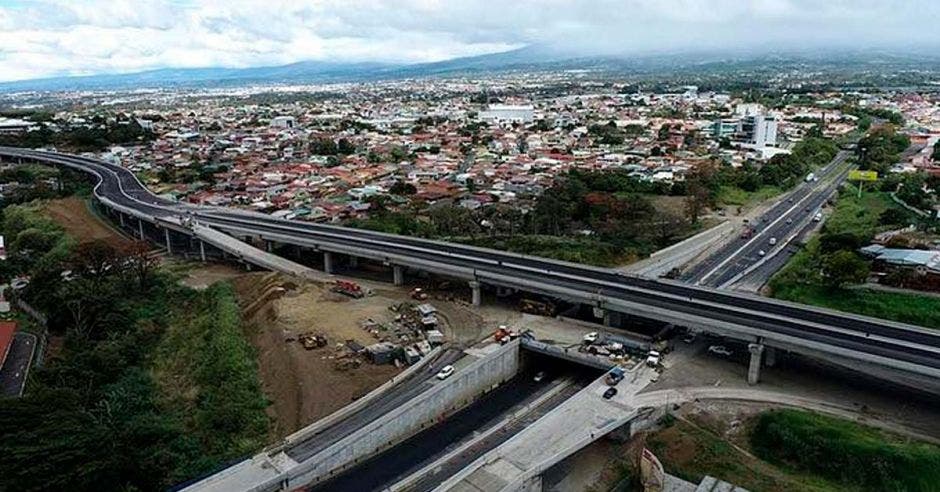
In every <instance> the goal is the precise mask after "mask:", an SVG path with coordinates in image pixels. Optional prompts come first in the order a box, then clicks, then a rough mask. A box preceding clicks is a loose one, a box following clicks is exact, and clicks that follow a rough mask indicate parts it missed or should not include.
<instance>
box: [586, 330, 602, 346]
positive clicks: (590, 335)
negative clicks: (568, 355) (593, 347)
mask: <svg viewBox="0 0 940 492" xmlns="http://www.w3.org/2000/svg"><path fill="white" fill-rule="evenodd" d="M599 337H600V335H598V334H597V332H596V331H592V332H591V333H588V334H587V335H584V343H586V344H588V345H590V344H592V343H594V342H596V341H597V339H598V338H599Z"/></svg>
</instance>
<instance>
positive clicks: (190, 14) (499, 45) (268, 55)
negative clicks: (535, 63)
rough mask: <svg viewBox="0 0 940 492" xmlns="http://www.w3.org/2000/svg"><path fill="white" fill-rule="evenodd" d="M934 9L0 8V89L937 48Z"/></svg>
mask: <svg viewBox="0 0 940 492" xmlns="http://www.w3.org/2000/svg"><path fill="white" fill-rule="evenodd" d="M938 21H940V0H262V1H258V0H0V81H11V80H25V79H33V78H41V77H49V76H60V75H87V74H100V73H126V72H136V71H142V70H149V69H156V68H167V67H172V68H184V67H251V66H272V65H282V64H287V63H293V62H297V61H307V60H326V61H334V62H335V61H349V62H362V61H369V62H388V63H420V62H431V61H440V60H445V59H450V58H455V57H461V56H472V55H480V54H486V53H494V52H500V51H507V50H511V49H515V48H520V47H523V46H527V45H550V46H556V47H561V48H564V49H566V50H570V51H573V52H577V53H582V54H614V53H616V54H627V55H629V54H638V53H650V52H654V53H655V52H676V51H683V50H701V49H718V50H720V49H742V48H743V49H768V50H770V49H787V48H794V47H796V48H816V47H833V46H837V47H846V46H850V47H852V46H854V47H858V46H863V47H882V46H885V47H897V46H924V45H936V44H938V41H940V29H938V28H937V26H938V25H940V22H938Z"/></svg>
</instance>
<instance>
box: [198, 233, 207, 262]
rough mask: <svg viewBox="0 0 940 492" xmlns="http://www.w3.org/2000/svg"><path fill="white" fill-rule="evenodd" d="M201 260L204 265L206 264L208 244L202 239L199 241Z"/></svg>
mask: <svg viewBox="0 0 940 492" xmlns="http://www.w3.org/2000/svg"><path fill="white" fill-rule="evenodd" d="M199 258H200V259H201V260H202V262H203V263H205V262H206V243H204V242H203V241H202V239H200V240H199Z"/></svg>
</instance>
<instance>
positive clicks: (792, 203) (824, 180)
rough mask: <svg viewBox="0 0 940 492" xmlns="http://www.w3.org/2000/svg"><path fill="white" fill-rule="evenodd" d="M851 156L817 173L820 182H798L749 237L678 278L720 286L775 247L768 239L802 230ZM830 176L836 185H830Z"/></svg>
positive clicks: (758, 221) (838, 156)
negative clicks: (806, 219)
mask: <svg viewBox="0 0 940 492" xmlns="http://www.w3.org/2000/svg"><path fill="white" fill-rule="evenodd" d="M850 155H851V152H848V151H839V153H838V154H836V156H835V158H833V160H832V161H830V162H829V164H827V165H826V166H825V167H823V168H822V169H820V170H819V171H818V175H817V177H818V178H819V181H816V182H809V183H807V182H803V183H801V184H800V185H798V186H797V187H796V189H794V190H793V191H791V192H789V193H787V194H786V195H785V196H784V197H783V198H782V199H781V200H780V201H779V202H777V203H776V204H774V205H773V206H772V207H771V208H770V210H768V211H766V212H765V213H764V214H763V215H761V216H760V217H759V218H757V219H756V220H755V221H753V222H752V223H751V224H750V225H751V226H752V227H754V228H755V229H756V231H755V233H754V234H753V236H752V237H750V238H742V237H740V236H737V237H736V238H735V239H734V240H732V241H730V242H729V243H728V244H726V245H725V246H723V247H722V248H720V249H719V250H718V251H716V252H715V253H714V254H712V255H710V256H709V257H708V258H705V259H704V260H702V261H701V262H699V263H698V264H696V265H695V266H694V267H693V268H691V269H689V270H688V271H687V272H685V273H684V274H683V275H681V276H680V279H681V280H683V281H685V282H689V283H692V284H696V285H705V286H710V287H719V286H722V285H724V284H725V283H726V282H728V281H729V280H731V279H732V278H734V277H736V276H738V275H739V274H741V273H742V272H744V271H745V270H746V269H748V268H749V267H751V266H752V265H753V264H755V263H757V262H758V261H760V259H761V255H760V251H764V252H765V253H769V252H770V250H772V249H774V247H775V246H773V245H771V244H770V239H771V238H776V239H777V240H778V241H782V240H783V239H784V238H785V237H788V236H789V235H791V234H793V232H795V231H796V230H797V229H798V228H799V227H801V224H802V220H803V219H805V218H806V217H807V215H814V214H815V213H816V212H818V209H819V208H820V207H821V206H822V204H824V203H825V202H826V200H827V199H828V197H829V196H830V195H831V194H832V193H833V192H834V190H835V187H834V186H832V185H833V184H835V185H836V186H837V185H838V183H839V182H841V179H843V178H840V176H842V174H843V173H842V171H843V169H842V168H843V165H844V163H845V161H846V159H848V157H849V156H850ZM833 173H838V174H836V175H833ZM833 177H835V179H836V182H835V183H831V182H830V179H831V178H833ZM788 221H789V222H788ZM742 232H743V231H742ZM781 246H782V245H781Z"/></svg>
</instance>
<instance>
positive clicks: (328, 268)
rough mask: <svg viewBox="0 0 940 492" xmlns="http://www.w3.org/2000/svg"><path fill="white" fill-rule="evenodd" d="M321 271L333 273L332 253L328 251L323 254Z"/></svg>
mask: <svg viewBox="0 0 940 492" xmlns="http://www.w3.org/2000/svg"><path fill="white" fill-rule="evenodd" d="M323 271H324V272H326V273H333V253H330V252H329V251H324V252H323Z"/></svg>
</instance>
